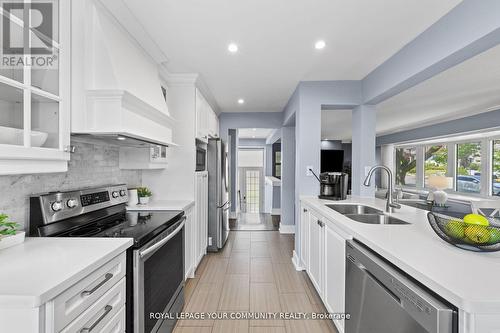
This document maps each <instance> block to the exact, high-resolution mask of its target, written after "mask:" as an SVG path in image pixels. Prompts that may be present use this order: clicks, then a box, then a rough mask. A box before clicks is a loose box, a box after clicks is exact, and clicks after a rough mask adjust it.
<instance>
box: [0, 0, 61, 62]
mask: <svg viewBox="0 0 500 333" xmlns="http://www.w3.org/2000/svg"><path fill="white" fill-rule="evenodd" d="M56 1H57V0H52V1H51V0H44V1H36V0H32V1H30V2H23V1H22V0H19V1H12V0H11V1H0V4H1V6H0V11H1V15H0V19H1V21H2V22H1V27H2V33H1V38H2V48H1V51H2V63H1V67H2V68H21V67H24V66H32V67H37V68H47V67H49V68H54V66H57V63H58V62H57V61H56V60H57V42H55V38H54V37H55V36H54V33H55V32H57V31H58V26H57V23H58V22H57V15H56V14H57V13H55V10H56V9H57V2H56Z"/></svg>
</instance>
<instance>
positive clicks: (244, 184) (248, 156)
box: [238, 148, 264, 214]
mask: <svg viewBox="0 0 500 333" xmlns="http://www.w3.org/2000/svg"><path fill="white" fill-rule="evenodd" d="M238 174H239V184H238V185H239V186H238V200H239V206H240V212H241V213H244V214H245V213H251V214H259V213H261V212H262V208H263V192H264V149H262V148H240V149H239V150H238Z"/></svg>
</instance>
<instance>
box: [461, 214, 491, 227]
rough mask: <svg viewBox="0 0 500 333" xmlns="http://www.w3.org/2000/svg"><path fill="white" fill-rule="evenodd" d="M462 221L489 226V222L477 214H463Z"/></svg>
mask: <svg viewBox="0 0 500 333" xmlns="http://www.w3.org/2000/svg"><path fill="white" fill-rule="evenodd" d="M464 222H465V223H467V224H472V225H481V226H485V227H487V226H489V225H490V222H489V221H488V219H487V218H486V217H484V216H483V215H479V214H468V215H465V216H464Z"/></svg>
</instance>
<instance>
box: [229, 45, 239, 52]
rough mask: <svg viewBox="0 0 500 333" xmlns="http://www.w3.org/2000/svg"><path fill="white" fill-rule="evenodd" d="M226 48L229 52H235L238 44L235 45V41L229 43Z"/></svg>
mask: <svg viewBox="0 0 500 333" xmlns="http://www.w3.org/2000/svg"><path fill="white" fill-rule="evenodd" d="M227 50H228V51H229V52H231V53H236V52H238V45H236V44H235V43H231V44H229V45H228V46H227Z"/></svg>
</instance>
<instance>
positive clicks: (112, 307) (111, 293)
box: [61, 278, 126, 333]
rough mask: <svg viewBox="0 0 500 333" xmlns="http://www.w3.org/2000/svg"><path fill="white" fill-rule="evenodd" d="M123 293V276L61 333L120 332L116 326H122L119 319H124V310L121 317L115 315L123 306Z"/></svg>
mask: <svg viewBox="0 0 500 333" xmlns="http://www.w3.org/2000/svg"><path fill="white" fill-rule="evenodd" d="M125 293H126V285H125V278H122V279H121V280H120V282H118V283H117V284H115V285H114V286H113V287H112V288H111V289H110V290H108V291H107V292H106V293H105V294H104V295H103V296H102V297H101V298H100V299H98V300H97V302H95V303H94V304H92V305H91V306H90V307H89V308H88V309H87V310H86V311H85V312H83V313H82V314H81V315H80V316H79V317H78V318H76V319H75V320H74V321H73V322H71V323H70V324H69V325H68V326H67V327H66V328H64V329H63V330H62V331H61V333H90V332H92V333H98V332H120V331H119V330H118V331H117V330H116V327H117V326H118V327H120V326H122V328H123V323H121V324H120V321H124V320H125V312H123V311H122V317H123V319H122V318H121V317H118V318H115V316H116V315H117V314H120V312H121V310H122V309H123V308H124V305H125ZM120 319H122V320H120Z"/></svg>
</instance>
